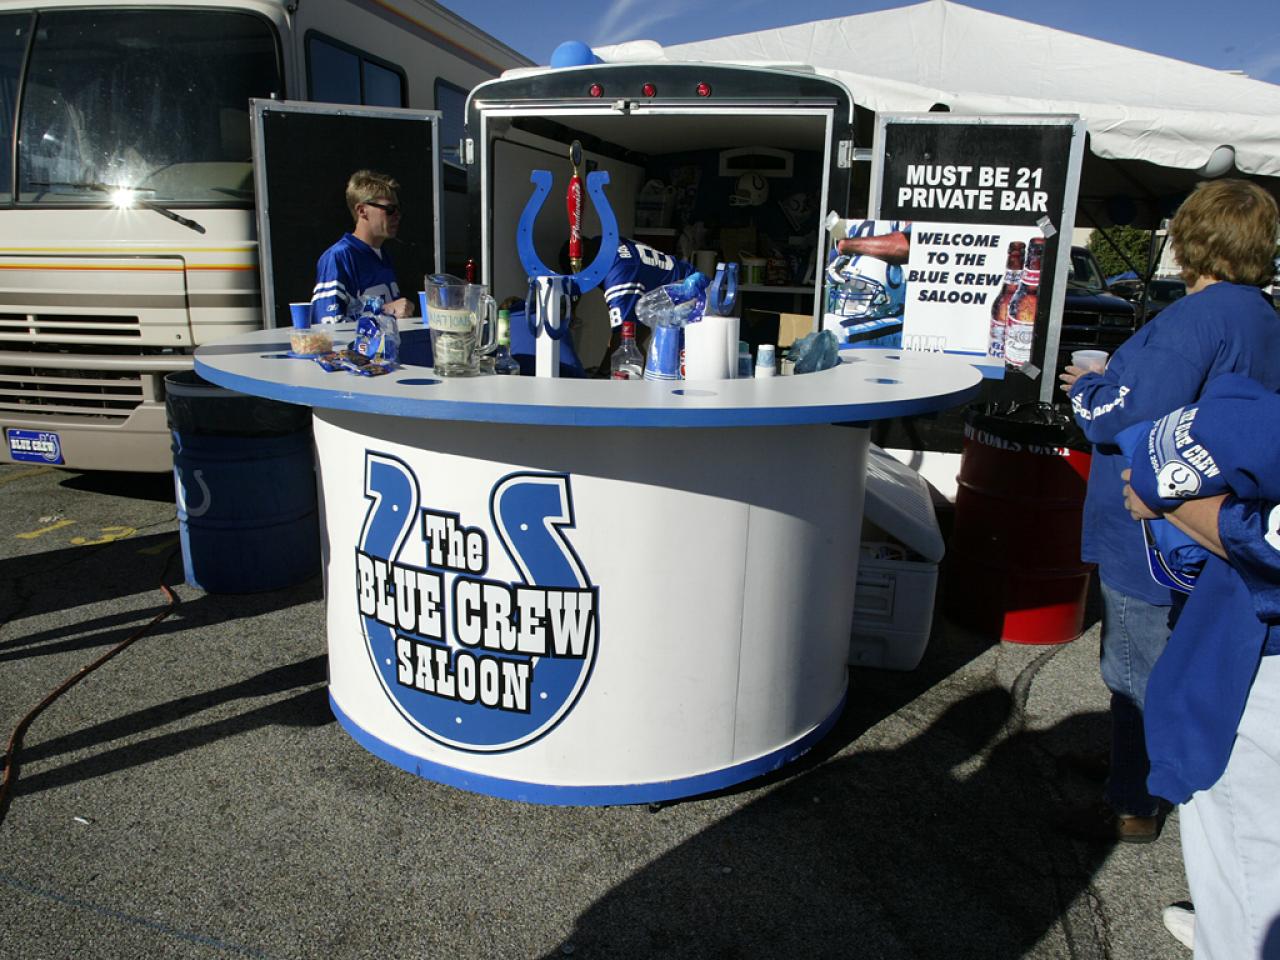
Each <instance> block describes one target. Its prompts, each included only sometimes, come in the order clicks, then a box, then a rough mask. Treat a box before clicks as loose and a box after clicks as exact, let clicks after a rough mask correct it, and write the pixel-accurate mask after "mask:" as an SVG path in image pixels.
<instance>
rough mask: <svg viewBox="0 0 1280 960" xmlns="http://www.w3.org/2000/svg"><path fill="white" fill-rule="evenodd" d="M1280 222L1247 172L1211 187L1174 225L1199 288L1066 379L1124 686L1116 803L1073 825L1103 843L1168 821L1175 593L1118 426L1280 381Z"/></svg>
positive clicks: (1107, 665)
mask: <svg viewBox="0 0 1280 960" xmlns="http://www.w3.org/2000/svg"><path fill="white" fill-rule="evenodd" d="M1276 229H1277V212H1276V203H1275V200H1273V199H1272V197H1271V195H1270V194H1268V193H1267V192H1266V191H1264V190H1262V189H1261V188H1260V187H1258V186H1257V185H1255V184H1252V183H1249V182H1247V181H1243V180H1216V181H1212V182H1208V183H1202V184H1200V186H1199V187H1197V189H1196V190H1195V192H1194V193H1192V195H1191V196H1190V197H1188V198H1187V200H1186V201H1185V202H1184V203H1183V204H1182V206H1181V207H1180V208H1179V210H1178V213H1177V215H1176V216H1175V217H1174V218H1173V221H1172V223H1171V224H1170V226H1169V237H1170V240H1171V242H1172V245H1173V251H1174V254H1175V255H1176V257H1177V259H1178V264H1179V266H1180V268H1181V270H1182V275H1183V279H1184V280H1185V281H1186V283H1187V295H1186V296H1185V297H1184V298H1183V299H1181V300H1179V301H1178V302H1177V303H1175V304H1173V305H1172V306H1170V307H1167V308H1165V309H1164V310H1162V311H1161V312H1160V314H1159V316H1157V317H1156V318H1155V319H1154V320H1152V321H1151V322H1150V323H1148V324H1147V325H1146V326H1144V327H1143V328H1142V329H1141V330H1139V331H1138V332H1137V333H1136V334H1134V335H1133V336H1132V337H1131V338H1130V339H1129V340H1128V341H1127V342H1126V343H1124V344H1123V345H1122V346H1121V347H1120V348H1119V349H1118V350H1117V351H1116V352H1115V355H1114V356H1112V358H1111V361H1110V363H1108V365H1107V367H1106V370H1105V371H1103V372H1101V373H1091V372H1088V371H1085V370H1081V369H1078V368H1076V367H1075V366H1069V367H1067V369H1066V372H1065V373H1064V374H1062V376H1061V378H1060V379H1061V380H1062V381H1063V384H1062V389H1063V390H1064V391H1066V392H1067V393H1068V394H1069V395H1070V397H1071V405H1072V409H1073V411H1074V413H1075V418H1076V421H1077V422H1078V423H1079V424H1080V427H1081V429H1083V431H1084V433H1085V436H1086V437H1087V438H1088V439H1089V441H1090V442H1091V443H1092V444H1093V445H1094V452H1093V462H1092V466H1091V468H1090V471H1089V487H1088V492H1087V494H1086V497H1085V506H1084V535H1083V538H1082V547H1081V558H1082V559H1083V560H1085V561H1087V562H1092V563H1096V564H1097V565H1098V575H1099V579H1100V580H1101V581H1102V601H1103V613H1102V641H1101V672H1102V678H1103V680H1104V682H1105V683H1106V685H1107V687H1108V688H1109V689H1110V691H1111V727H1112V739H1111V765H1110V772H1109V774H1108V779H1107V786H1106V791H1105V795H1104V796H1105V801H1106V802H1105V803H1104V804H1101V805H1099V806H1096V807H1091V808H1089V809H1086V810H1081V811H1077V812H1075V813H1073V814H1072V815H1071V816H1069V817H1067V818H1064V820H1063V821H1062V823H1061V826H1062V827H1063V828H1064V829H1065V830H1066V831H1067V832H1069V833H1071V834H1073V835H1075V836H1079V837H1084V838H1089V839H1095V840H1103V841H1109V842H1115V841H1123V842H1128V843H1143V842H1149V841H1151V840H1154V839H1155V838H1156V836H1157V835H1158V833H1159V830H1160V821H1159V816H1158V815H1159V806H1158V803H1159V802H1158V800H1157V799H1156V797H1155V796H1153V795H1152V794H1151V793H1150V792H1149V790H1148V787H1147V774H1148V770H1149V759H1148V754H1147V744H1146V740H1145V738H1144V735H1143V705H1144V701H1145V698H1146V692H1147V680H1148V678H1149V677H1150V675H1151V670H1152V666H1153V665H1154V664H1155V662H1156V659H1157V658H1158V657H1159V656H1160V654H1161V651H1163V650H1164V647H1165V644H1166V642H1167V641H1168V639H1169V629H1170V627H1169V613H1170V606H1171V602H1172V597H1171V596H1170V591H1169V589H1168V588H1167V587H1162V586H1161V585H1160V584H1158V583H1156V581H1155V580H1154V579H1153V578H1152V576H1151V573H1150V568H1149V565H1148V562H1147V548H1146V539H1145V536H1144V534H1143V531H1142V528H1141V527H1140V526H1139V525H1138V524H1136V523H1134V522H1133V520H1132V518H1131V517H1130V516H1129V513H1128V511H1126V510H1125V509H1124V504H1123V500H1122V497H1121V490H1122V488H1123V486H1124V484H1123V481H1122V480H1121V476H1120V475H1121V471H1123V470H1124V469H1125V468H1126V467H1127V466H1128V463H1127V458H1126V457H1125V455H1124V453H1123V451H1122V450H1121V448H1120V446H1119V445H1118V443H1117V438H1118V436H1119V435H1120V434H1121V433H1122V432H1123V431H1125V430H1126V429H1127V428H1129V427H1131V426H1133V425H1134V424H1138V423H1142V422H1143V421H1150V420H1152V419H1154V418H1156V417H1162V416H1164V415H1165V414H1167V413H1169V411H1171V410H1174V409H1176V408H1177V407H1180V406H1183V405H1185V404H1189V403H1194V402H1195V401H1196V400H1197V399H1199V398H1200V396H1201V393H1202V392H1203V391H1204V389H1205V386H1206V385H1207V384H1208V383H1209V382H1210V381H1211V380H1213V379H1214V378H1216V377H1218V376H1221V375H1223V374H1228V373H1240V374H1244V375H1246V376H1249V377H1253V378H1254V379H1256V380H1258V381H1259V382H1260V383H1262V385H1263V386H1264V387H1265V388H1266V389H1268V390H1276V389H1280V318H1277V316H1276V313H1275V310H1273V309H1272V307H1271V304H1270V303H1269V302H1268V301H1267V300H1266V299H1265V298H1264V297H1263V296H1262V291H1261V290H1260V289H1259V288H1260V287H1262V286H1264V285H1266V284H1268V283H1270V281H1271V274H1272V262H1271V259H1272V255H1273V253H1274V252H1275V238H1276Z"/></svg>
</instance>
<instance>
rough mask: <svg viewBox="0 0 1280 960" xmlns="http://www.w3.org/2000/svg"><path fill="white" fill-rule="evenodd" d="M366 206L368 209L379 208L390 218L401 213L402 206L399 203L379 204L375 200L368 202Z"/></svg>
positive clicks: (365, 203)
mask: <svg viewBox="0 0 1280 960" xmlns="http://www.w3.org/2000/svg"><path fill="white" fill-rule="evenodd" d="M364 205H365V206H366V207H377V208H378V209H379V210H382V211H383V212H385V213H386V215H387V216H388V217H394V216H395V215H396V214H397V213H399V212H400V204H398V203H377V202H375V201H373V200H366V201H365V202H364Z"/></svg>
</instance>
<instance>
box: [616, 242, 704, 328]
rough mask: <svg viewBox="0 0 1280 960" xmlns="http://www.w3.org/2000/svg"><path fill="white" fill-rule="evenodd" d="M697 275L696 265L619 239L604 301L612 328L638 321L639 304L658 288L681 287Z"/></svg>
mask: <svg viewBox="0 0 1280 960" xmlns="http://www.w3.org/2000/svg"><path fill="white" fill-rule="evenodd" d="M693 272H694V267H693V264H691V263H687V262H685V261H684V260H678V259H676V258H675V257H673V256H672V255H671V254H669V253H663V252H662V251H661V250H655V249H654V248H653V247H650V246H647V245H646V244H643V243H636V242H635V241H633V240H626V239H624V238H622V237H619V238H618V255H617V256H616V257H614V260H613V266H611V267H610V268H609V272H608V273H606V274H605V275H604V283H603V287H604V300H605V303H606V304H608V306H609V325H610V326H613V327H617V326H621V325H622V321H624V320H635V319H636V315H635V313H636V303H637V302H638V301H639V300H640V298H641V297H642V296H643V295H644V294H646V293H648V292H649V291H650V290H654V289H656V288H657V287H662V286H666V285H667V284H669V283H679V282H680V281H681V280H683V279H684V278H685V277H687V276H689V274H691V273H693Z"/></svg>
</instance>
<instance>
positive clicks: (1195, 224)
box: [1169, 180, 1280, 287]
mask: <svg viewBox="0 0 1280 960" xmlns="http://www.w3.org/2000/svg"><path fill="white" fill-rule="evenodd" d="M1278 222H1280V217H1278V215H1277V210H1276V201H1275V198H1273V197H1272V196H1271V194H1269V193H1267V191H1265V190H1263V189H1262V188H1261V187H1259V186H1258V185H1257V184H1255V183H1250V182H1249V181H1248V180H1211V181H1208V182H1205V183H1201V184H1199V185H1197V186H1196V188H1195V190H1194V191H1193V192H1192V194H1191V196H1189V197H1187V199H1186V200H1184V201H1183V202H1182V206H1181V207H1179V208H1178V212H1177V214H1176V215H1175V216H1174V218H1173V221H1172V222H1171V223H1170V224H1169V241H1170V243H1171V245H1172V247H1173V255H1174V256H1175V257H1177V259H1178V266H1179V267H1180V268H1181V270H1182V279H1183V280H1185V281H1186V282H1187V283H1189V284H1190V283H1194V282H1195V280H1196V278H1197V277H1213V278H1214V279H1217V280H1226V281H1228V282H1230V283H1241V284H1247V285H1248V286H1253V287H1265V286H1267V285H1268V284H1270V283H1271V280H1272V277H1273V275H1274V274H1275V265H1274V261H1275V255H1276V230H1277V225H1278Z"/></svg>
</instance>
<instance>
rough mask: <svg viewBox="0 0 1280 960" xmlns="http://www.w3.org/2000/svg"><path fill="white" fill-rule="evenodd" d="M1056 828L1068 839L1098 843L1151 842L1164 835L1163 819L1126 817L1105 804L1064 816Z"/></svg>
mask: <svg viewBox="0 0 1280 960" xmlns="http://www.w3.org/2000/svg"><path fill="white" fill-rule="evenodd" d="M1056 826H1057V828H1058V830H1060V831H1061V832H1062V833H1065V834H1067V835H1068V836H1071V837H1076V838H1077V839H1080V840H1092V841H1094V842H1096V843H1150V842H1151V841H1153V840H1155V839H1156V837H1158V836H1160V817H1159V816H1152V817H1131V816H1124V815H1121V814H1118V813H1116V812H1115V811H1114V810H1112V809H1111V807H1110V805H1109V804H1106V803H1102V802H1099V803H1095V804H1093V805H1091V806H1088V807H1084V808H1082V809H1079V810H1072V811H1071V812H1070V813H1067V814H1064V815H1063V816H1061V817H1059V818H1058V821H1057V824H1056Z"/></svg>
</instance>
